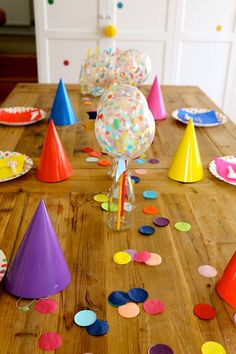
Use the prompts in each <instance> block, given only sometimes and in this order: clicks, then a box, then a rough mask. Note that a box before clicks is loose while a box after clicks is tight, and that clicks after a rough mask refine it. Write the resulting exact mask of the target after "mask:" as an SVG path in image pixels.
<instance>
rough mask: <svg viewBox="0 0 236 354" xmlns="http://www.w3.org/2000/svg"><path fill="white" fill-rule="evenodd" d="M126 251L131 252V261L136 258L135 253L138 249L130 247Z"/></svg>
mask: <svg viewBox="0 0 236 354" xmlns="http://www.w3.org/2000/svg"><path fill="white" fill-rule="evenodd" d="M124 252H126V253H129V255H130V256H131V261H133V260H134V255H135V254H136V253H137V251H136V250H133V249H128V250H125V251H124Z"/></svg>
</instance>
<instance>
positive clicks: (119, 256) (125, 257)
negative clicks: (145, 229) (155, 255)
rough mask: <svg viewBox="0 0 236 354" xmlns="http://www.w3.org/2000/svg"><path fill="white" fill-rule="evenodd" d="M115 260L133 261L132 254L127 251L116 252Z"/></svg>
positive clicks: (116, 261)
mask: <svg viewBox="0 0 236 354" xmlns="http://www.w3.org/2000/svg"><path fill="white" fill-rule="evenodd" d="M113 261H114V262H115V263H117V264H128V263H129V262H130V261H131V255H130V254H129V253H127V252H122V251H120V252H116V253H115V254H114V255H113Z"/></svg>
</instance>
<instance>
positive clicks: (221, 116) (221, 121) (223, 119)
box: [171, 108, 228, 127]
mask: <svg viewBox="0 0 236 354" xmlns="http://www.w3.org/2000/svg"><path fill="white" fill-rule="evenodd" d="M180 109H183V110H185V111H187V112H189V113H205V112H209V111H212V110H210V109H204V108H180ZM178 112H179V109H176V110H175V111H174V112H172V114H171V115H172V117H173V118H175V119H176V120H178V121H180V122H182V123H184V124H188V121H185V120H183V119H182V118H180V117H179V116H178ZM215 113H216V117H217V120H218V122H216V123H197V122H194V126H195V127H215V126H217V125H220V124H224V123H226V122H227V120H228V119H227V117H226V116H225V115H224V114H222V113H220V112H216V111H215Z"/></svg>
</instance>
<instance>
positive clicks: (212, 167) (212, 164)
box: [209, 156, 236, 186]
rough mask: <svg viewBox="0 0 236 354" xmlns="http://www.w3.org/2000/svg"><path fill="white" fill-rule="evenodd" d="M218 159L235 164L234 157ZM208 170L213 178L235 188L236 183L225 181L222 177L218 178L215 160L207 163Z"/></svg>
mask: <svg viewBox="0 0 236 354" xmlns="http://www.w3.org/2000/svg"><path fill="white" fill-rule="evenodd" d="M219 159H222V160H225V161H228V162H232V163H235V164H236V156H222V157H219ZM209 170H210V172H211V173H212V174H213V176H215V177H216V178H218V179H220V180H221V181H224V182H226V183H229V184H232V185H233V186H236V182H233V181H232V182H230V181H227V180H226V179H225V178H224V177H222V176H220V175H219V174H218V171H217V168H216V163H215V160H212V161H211V162H210V163H209Z"/></svg>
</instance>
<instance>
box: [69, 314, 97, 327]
mask: <svg viewBox="0 0 236 354" xmlns="http://www.w3.org/2000/svg"><path fill="white" fill-rule="evenodd" d="M96 319H97V316H96V313H95V312H94V311H91V310H81V311H79V312H77V313H76V314H75V316H74V321H75V323H76V324H77V325H78V326H81V327H86V326H90V325H92V324H93V323H94V322H95V321H96Z"/></svg>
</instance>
